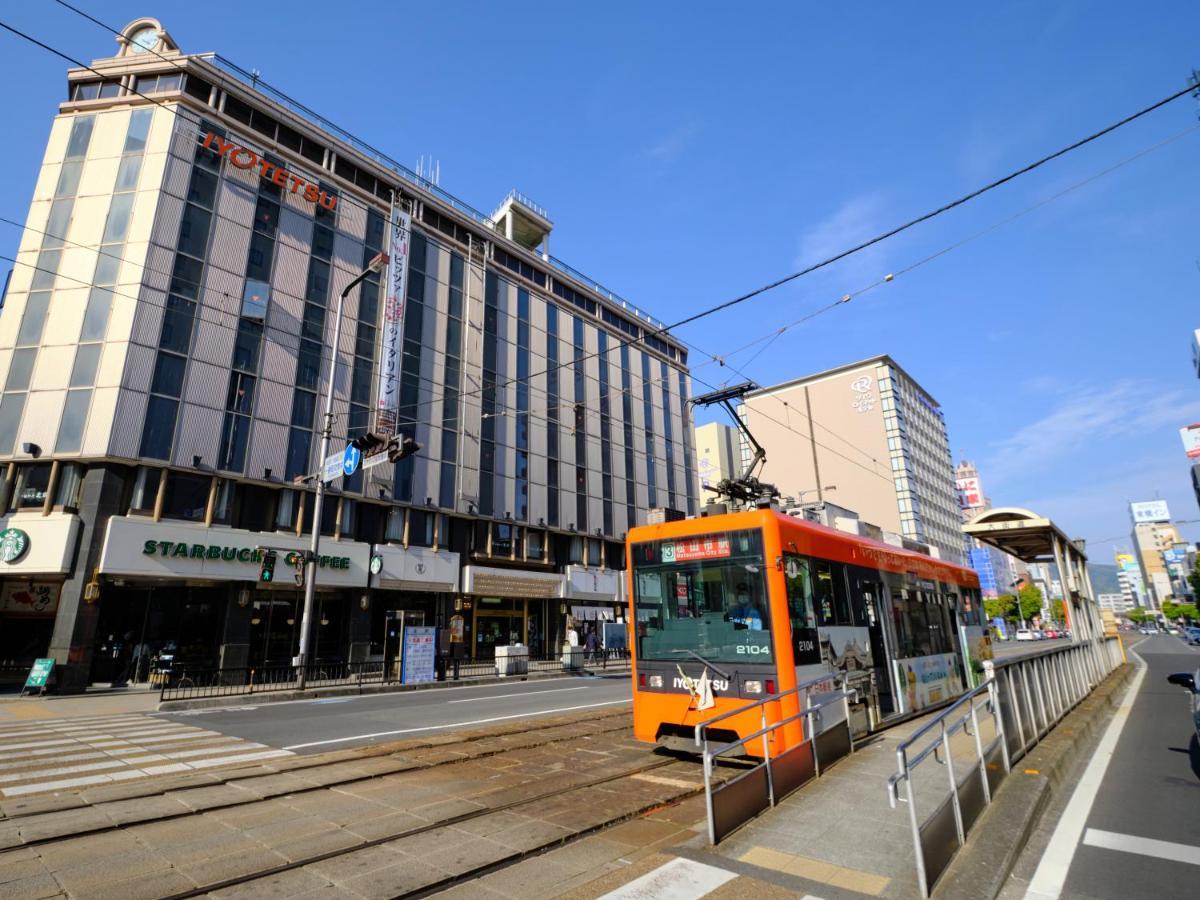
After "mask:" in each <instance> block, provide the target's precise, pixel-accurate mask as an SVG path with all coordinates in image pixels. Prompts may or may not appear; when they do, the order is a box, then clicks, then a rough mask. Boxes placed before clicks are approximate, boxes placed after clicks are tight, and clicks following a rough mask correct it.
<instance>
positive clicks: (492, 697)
mask: <svg viewBox="0 0 1200 900" xmlns="http://www.w3.org/2000/svg"><path fill="white" fill-rule="evenodd" d="M586 690H587V688H586V687H573V688H552V689H551V690H548V691H520V692H518V693H516V694H489V695H488V696H487V697H467V698H465V699H463V700H450V701H448V702H450V703H479V702H480V701H486V700H503V699H504V698H505V697H530V696H532V695H533V694H561V693H563V692H564V691H586Z"/></svg>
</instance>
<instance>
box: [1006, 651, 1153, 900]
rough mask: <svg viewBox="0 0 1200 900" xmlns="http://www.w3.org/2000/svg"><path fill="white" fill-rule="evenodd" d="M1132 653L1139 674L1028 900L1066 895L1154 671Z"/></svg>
mask: <svg viewBox="0 0 1200 900" xmlns="http://www.w3.org/2000/svg"><path fill="white" fill-rule="evenodd" d="M1130 653H1132V654H1133V655H1134V656H1136V657H1137V658H1138V661H1139V662H1140V663H1141V665H1140V666H1139V667H1138V671H1137V675H1135V676H1134V678H1133V684H1131V685H1130V686H1129V690H1127V691H1126V692H1125V696H1124V697H1122V698H1121V705H1120V707H1118V709H1117V711H1116V712H1115V713H1114V714H1113V718H1112V721H1111V722H1109V724H1108V728H1107V729H1106V730H1105V732H1104V737H1102V738H1101V739H1100V743H1099V744H1098V745H1097V747H1096V752H1095V753H1093V754H1092V758H1091V761H1090V762H1088V765H1087V769H1085V770H1084V773H1083V777H1082V778H1080V779H1079V784H1078V785H1077V786H1076V787H1075V791H1074V792H1073V793H1072V794H1071V799H1070V800H1069V801H1068V802H1067V808H1066V809H1065V810H1063V814H1062V818H1061V819H1059V822H1058V826H1057V827H1056V828H1055V829H1054V834H1052V835H1051V836H1050V843H1049V844H1047V845H1046V850H1045V852H1044V853H1043V854H1042V858H1041V861H1040V862H1038V867H1037V871H1035V872H1034V873H1033V879H1032V880H1031V881H1030V882H1029V889H1028V890H1027V891H1026V893H1025V897H1026V900H1046V898H1048V900H1057V898H1058V897H1059V895H1061V894H1062V890H1063V885H1065V884H1066V883H1067V872H1068V871H1069V870H1070V868H1071V861H1072V860H1073V859H1074V858H1075V851H1076V850H1077V849H1078V848H1079V839H1080V838H1081V837H1082V836H1083V829H1084V827H1085V826H1086V825H1087V818H1088V815H1089V814H1090V813H1091V811H1092V803H1093V802H1094V801H1095V799H1096V794H1097V793H1098V792H1099V791H1100V785H1101V784H1102V783H1103V781H1104V774H1105V772H1107V771H1108V764H1109V763H1110V762H1112V758H1113V753H1114V752H1115V751H1116V749H1117V741H1119V740H1120V738H1121V732H1122V731H1124V730H1125V724H1126V723H1127V722H1128V721H1129V713H1130V711H1131V710H1132V709H1133V703H1134V700H1136V699H1137V692H1138V690H1139V689H1140V688H1141V686H1142V681H1143V680H1144V679H1145V677H1146V672H1147V670H1148V669H1149V668H1150V667H1149V666H1148V665H1146V661H1145V660H1144V659H1142V657H1141V654H1139V653H1138V652H1137V651H1136V650H1133V649H1132V648H1131V649H1130Z"/></svg>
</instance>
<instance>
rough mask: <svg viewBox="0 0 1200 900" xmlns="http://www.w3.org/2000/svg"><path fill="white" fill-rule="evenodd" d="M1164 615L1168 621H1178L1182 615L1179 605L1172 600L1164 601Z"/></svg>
mask: <svg viewBox="0 0 1200 900" xmlns="http://www.w3.org/2000/svg"><path fill="white" fill-rule="evenodd" d="M1162 614H1163V615H1164V616H1166V617H1167V618H1168V619H1178V618H1179V617H1180V615H1182V613H1181V612H1180V610H1179V604H1178V603H1175V602H1173V601H1171V600H1164V601H1163V605H1162Z"/></svg>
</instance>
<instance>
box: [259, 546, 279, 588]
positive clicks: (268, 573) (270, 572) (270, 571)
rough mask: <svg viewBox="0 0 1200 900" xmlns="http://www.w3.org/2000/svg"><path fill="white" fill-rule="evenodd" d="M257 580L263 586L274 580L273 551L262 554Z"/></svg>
mask: <svg viewBox="0 0 1200 900" xmlns="http://www.w3.org/2000/svg"><path fill="white" fill-rule="evenodd" d="M258 580H259V581H260V582H262V583H263V584H269V583H270V582H272V581H274V580H275V551H274V550H268V551H266V552H265V553H263V558H262V565H261V566H260V567H259V570H258Z"/></svg>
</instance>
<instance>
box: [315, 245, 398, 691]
mask: <svg viewBox="0 0 1200 900" xmlns="http://www.w3.org/2000/svg"><path fill="white" fill-rule="evenodd" d="M387 261H388V258H387V254H385V253H380V254H379V255H378V256H376V257H375V258H374V259H372V260H371V261H370V263H368V264H367V267H366V268H365V269H363V270H362V271H361V272H360V273H359V274H358V276H357V277H356V278H355V279H354V280H353V281H351V282H350V283H349V284H348V285H346V287H345V288H343V289H342V292H341V294H339V295H338V303H337V313H336V314H335V316H334V319H333V345H332V348H333V353H332V354H331V356H332V359H331V361H330V363H329V384H328V385H327V387H326V389H325V426H324V428H322V429H321V455H320V456H319V457H318V459H320V460H321V465H320V468H321V469H323V468H324V464H325V457H327V456H328V455H329V442H330V440H331V439H332V438H333V382H334V376H336V375H337V364H338V351H339V347H340V341H341V336H342V307H343V306H344V305H345V302H346V297H347V296H349V294H350V292H351V291H352V290H354V289H355V288H356V287H358V286H359V285H360V284H362V283H363V282H364V281H366V280H367V278H369V277H370V276H371V275H373V274H374V273H376V272H378V271H380V270H381V269H382V268H383V267H384V266H386V265H387ZM324 502H325V478H324V472H323V471H318V472H317V495H316V499H315V500H314V501H313V521H312V544H311V546H310V549H309V552H308V559H307V560H306V561H305V562H306V563H307V565H306V567H305V577H304V615H303V617H302V618H301V620H300V652H299V653H298V654H297V655H296V658H295V659H294V660H292V663H293V665H295V666H296V667H297V668H298V669H299V670H300V675H299V679H298V682H299V683H298V687H299V689H300V690H304V684H305V681H306V680H307V673H306V667H307V665H308V640H309V634H310V632H311V631H312V618H313V606H314V602H315V600H316V589H317V560H318V559H319V558H320V557H319V555H318V553H319V551H320V548H321V513H322V507H323V506H324Z"/></svg>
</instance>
